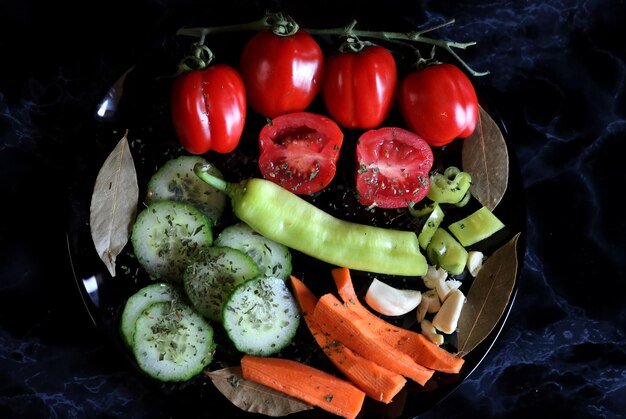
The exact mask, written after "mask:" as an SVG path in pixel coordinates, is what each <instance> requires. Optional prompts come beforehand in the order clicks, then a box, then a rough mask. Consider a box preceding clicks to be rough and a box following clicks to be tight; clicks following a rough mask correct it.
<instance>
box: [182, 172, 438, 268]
mask: <svg viewBox="0 0 626 419" xmlns="http://www.w3.org/2000/svg"><path fill="white" fill-rule="evenodd" d="M209 169H210V165H206V164H205V165H203V164H197V165H196V166H195V168H194V171H195V173H196V174H197V175H198V176H199V177H200V178H201V179H202V180H204V181H205V182H207V183H208V184H210V185H212V186H213V187H215V188H216V189H218V190H221V191H223V192H224V193H226V194H227V195H228V196H229V197H230V199H231V203H232V208H233V211H234V213H235V215H236V216H237V218H239V219H240V220H241V221H243V222H245V223H246V224H248V225H249V226H250V227H251V228H252V229H253V230H256V231H257V232H258V233H259V234H262V235H263V236H265V237H267V238H269V239H271V240H274V241H276V242H278V243H281V244H283V245H285V246H287V247H289V248H292V249H295V250H298V251H300V252H302V253H304V254H306V255H309V256H311V257H313V258H316V259H318V260H321V261H324V262H327V263H329V264H333V265H336V266H340V267H345V268H350V269H355V270H360V271H366V272H374V273H380V274H388V275H402V276H423V275H425V274H426V271H427V269H428V265H427V263H426V258H425V257H424V255H422V253H421V252H420V248H419V241H418V239H417V235H416V234H415V233H414V232H411V231H400V230H393V229H386V228H382V227H374V226H369V225H364V224H357V223H353V222H349V221H343V220H340V219H338V218H336V217H333V216H332V215H330V214H328V213H326V212H324V211H322V210H320V209H319V208H317V207H316V206H315V205H312V204H310V203H309V202H307V201H305V200H304V199H302V198H301V197H299V196H298V195H296V194H294V193H292V192H290V191H288V190H286V189H285V188H282V187H281V186H279V185H277V184H275V183H274V182H271V181H268V180H264V179H259V178H251V179H247V180H245V181H243V182H241V183H228V182H226V181H224V180H223V179H220V178H217V177H214V176H212V175H211V174H210V173H209Z"/></svg>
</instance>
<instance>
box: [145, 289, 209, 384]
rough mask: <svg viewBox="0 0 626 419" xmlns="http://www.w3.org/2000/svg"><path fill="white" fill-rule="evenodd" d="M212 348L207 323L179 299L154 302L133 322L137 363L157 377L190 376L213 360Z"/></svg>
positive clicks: (171, 379)
mask: <svg viewBox="0 0 626 419" xmlns="http://www.w3.org/2000/svg"><path fill="white" fill-rule="evenodd" d="M214 352H215V342H214V340H213V328H212V327H211V325H210V323H209V322H208V321H207V320H206V319H204V318H203V317H202V316H201V315H200V314H199V313H197V312H196V311H194V310H193V308H191V306H189V305H187V304H184V303H182V302H180V301H174V302H160V303H153V304H151V305H150V306H148V307H147V308H146V309H145V310H144V311H143V312H142V314H141V315H140V316H139V318H138V319H137V321H136V323H135V340H134V344H133V353H134V355H135V358H136V359H137V364H138V365H139V368H141V369H142V370H143V371H144V372H145V373H146V374H148V375H149V376H151V377H153V378H156V379H157V380H160V381H186V380H189V379H190V378H192V377H194V376H195V375H197V374H199V373H200V372H201V371H202V369H203V368H204V367H206V366H207V365H208V364H209V363H210V362H211V361H212V360H213V353H214Z"/></svg>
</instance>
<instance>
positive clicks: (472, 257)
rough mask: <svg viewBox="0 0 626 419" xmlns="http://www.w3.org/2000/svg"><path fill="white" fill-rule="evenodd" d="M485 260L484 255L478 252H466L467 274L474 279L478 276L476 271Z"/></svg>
mask: <svg viewBox="0 0 626 419" xmlns="http://www.w3.org/2000/svg"><path fill="white" fill-rule="evenodd" d="M484 260H485V255H484V254H483V253H482V252H479V251H478V250H472V251H469V252H467V270H468V271H469V273H470V274H471V275H472V276H473V277H474V278H476V275H478V271H480V268H482V267H483V261H484Z"/></svg>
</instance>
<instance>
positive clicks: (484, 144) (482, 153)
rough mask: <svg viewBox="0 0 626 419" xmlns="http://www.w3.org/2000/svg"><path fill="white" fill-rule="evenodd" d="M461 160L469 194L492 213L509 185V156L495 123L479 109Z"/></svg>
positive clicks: (464, 145)
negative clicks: (470, 178)
mask: <svg viewBox="0 0 626 419" xmlns="http://www.w3.org/2000/svg"><path fill="white" fill-rule="evenodd" d="M461 158H462V165H463V170H464V171H466V172H468V173H470V174H471V175H472V186H471V188H470V191H471V193H472V195H473V196H474V198H476V199H477V200H478V202H480V203H481V204H482V205H484V206H485V207H487V208H489V209H490V210H492V211H493V210H494V209H495V207H497V206H498V204H499V203H500V200H501V199H502V197H503V196H504V193H505V192H506V189H507V186H508V183H509V153H508V149H507V146H506V142H505V140H504V136H503V135H502V131H500V128H499V127H498V124H496V122H495V121H494V120H493V119H492V118H491V116H489V114H488V113H487V112H486V111H485V110H484V109H483V108H482V107H481V108H480V111H479V114H478V124H477V125H476V129H475V130H474V133H473V134H472V135H470V136H469V137H467V138H465V139H464V140H463V150H462V152H461Z"/></svg>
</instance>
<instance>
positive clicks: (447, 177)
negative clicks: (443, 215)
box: [426, 166, 472, 206]
mask: <svg viewBox="0 0 626 419" xmlns="http://www.w3.org/2000/svg"><path fill="white" fill-rule="evenodd" d="M471 184H472V176H471V175H470V174H469V173H467V172H462V171H460V170H459V169H458V168H457V167H455V166H450V167H448V168H447V169H446V170H445V171H444V172H443V173H433V174H432V175H431V176H430V190H429V191H428V195H426V196H427V197H428V198H430V199H431V200H433V201H435V202H439V203H440V204H458V206H462V205H464V204H463V201H465V203H467V201H468V200H469V195H468V193H469V188H470V186H471ZM466 197H467V199H466V200H464V198H466Z"/></svg>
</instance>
